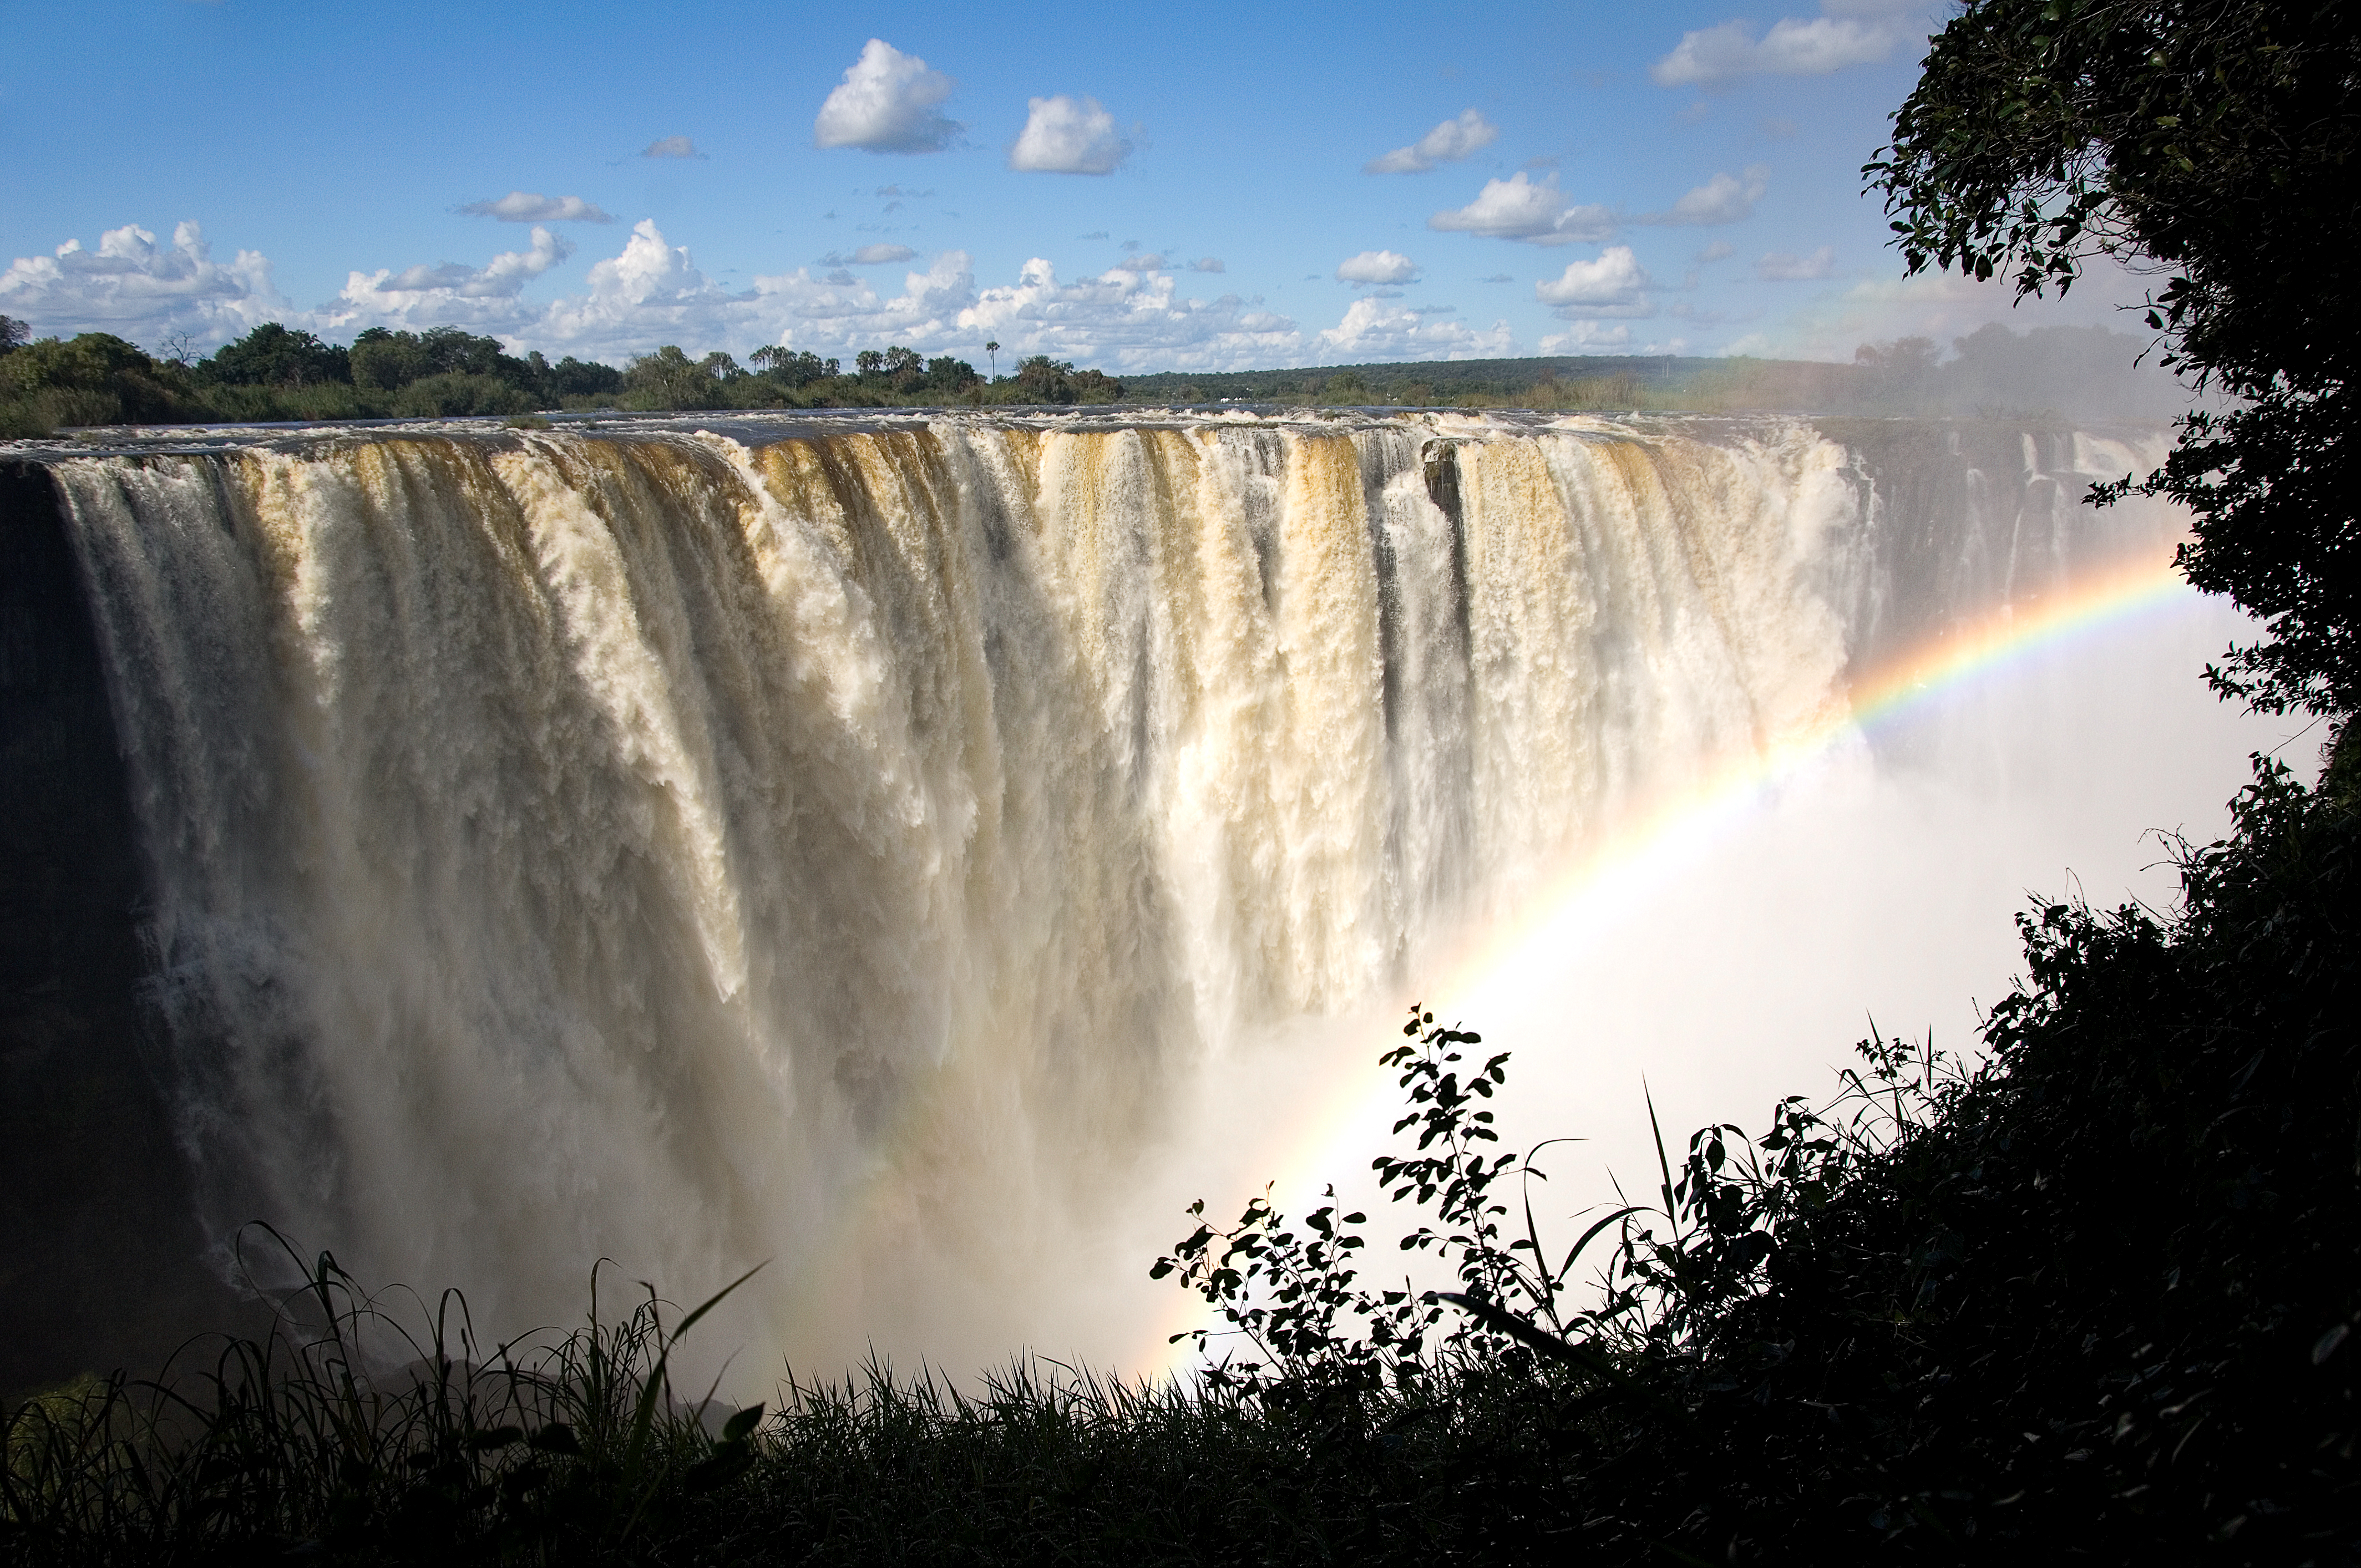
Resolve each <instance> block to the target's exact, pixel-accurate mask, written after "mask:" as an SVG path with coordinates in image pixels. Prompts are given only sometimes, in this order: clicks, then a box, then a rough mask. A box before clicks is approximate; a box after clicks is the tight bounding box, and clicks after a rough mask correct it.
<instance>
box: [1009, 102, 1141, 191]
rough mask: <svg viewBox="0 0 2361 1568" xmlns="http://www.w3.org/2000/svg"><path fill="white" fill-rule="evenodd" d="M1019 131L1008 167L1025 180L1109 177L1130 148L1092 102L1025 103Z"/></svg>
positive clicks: (1128, 152) (1129, 153)
mask: <svg viewBox="0 0 2361 1568" xmlns="http://www.w3.org/2000/svg"><path fill="white" fill-rule="evenodd" d="M1026 102H1027V114H1026V117H1025V128H1024V130H1022V131H1021V132H1019V133H1018V134H1017V137H1016V144H1015V145H1014V146H1012V147H1010V148H1009V149H1008V167H1009V168H1011V169H1014V170H1018V171H1020V172H1022V173H1027V174H1112V173H1114V172H1115V169H1116V168H1117V167H1118V166H1119V165H1121V164H1122V162H1123V160H1124V159H1126V158H1128V157H1130V156H1131V150H1132V148H1131V143H1130V142H1129V141H1127V140H1126V139H1125V137H1124V136H1123V133H1122V132H1121V131H1119V130H1117V129H1116V128H1115V116H1114V115H1110V114H1108V113H1107V112H1106V110H1105V109H1104V107H1102V106H1101V105H1100V104H1099V101H1098V100H1097V99H1096V98H1070V97H1068V96H1066V95H1065V94H1064V93H1058V94H1057V95H1055V96H1053V97H1049V98H1031V99H1027V101H1026Z"/></svg>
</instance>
